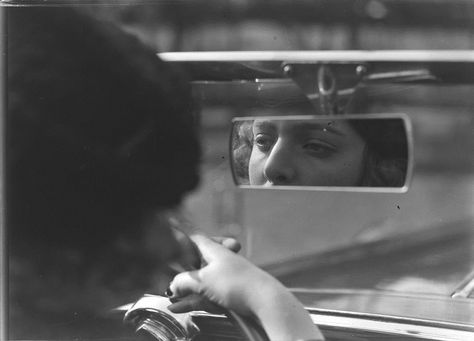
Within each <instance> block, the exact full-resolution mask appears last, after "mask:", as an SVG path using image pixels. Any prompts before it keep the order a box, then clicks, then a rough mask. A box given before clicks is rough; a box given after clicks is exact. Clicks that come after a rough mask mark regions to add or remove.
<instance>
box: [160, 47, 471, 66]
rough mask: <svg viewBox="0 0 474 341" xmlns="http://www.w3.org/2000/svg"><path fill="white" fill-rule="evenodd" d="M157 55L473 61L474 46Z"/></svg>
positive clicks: (168, 56)
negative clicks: (452, 48)
mask: <svg viewBox="0 0 474 341" xmlns="http://www.w3.org/2000/svg"><path fill="white" fill-rule="evenodd" d="M158 56H159V57H160V58H161V59H163V60H164V61H167V62H251V61H297V62H304V61H320V62H331V61H344V62H467V63H472V62H474V50H435V51H433V50H409V51H408V50H384V51H357V50H346V51H229V52H228V51H204V52H164V53H158Z"/></svg>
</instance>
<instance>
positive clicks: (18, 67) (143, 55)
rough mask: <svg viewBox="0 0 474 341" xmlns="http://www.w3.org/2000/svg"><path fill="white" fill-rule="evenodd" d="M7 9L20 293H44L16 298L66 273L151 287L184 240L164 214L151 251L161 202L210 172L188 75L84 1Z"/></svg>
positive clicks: (16, 285)
mask: <svg viewBox="0 0 474 341" xmlns="http://www.w3.org/2000/svg"><path fill="white" fill-rule="evenodd" d="M6 18H7V23H8V27H7V30H8V36H7V37H8V38H7V68H8V80H7V88H8V92H7V96H8V104H7V105H8V108H7V115H6V157H5V159H6V182H5V183H6V187H7V188H6V190H7V200H6V209H7V226H8V237H9V254H10V270H11V274H12V277H11V293H12V295H13V296H12V297H15V298H12V301H11V302H12V304H15V307H21V306H22V305H23V306H25V305H29V309H28V311H29V312H31V311H33V310H34V307H33V305H34V302H36V300H31V301H30V302H24V303H23V304H22V303H19V301H15V300H16V299H19V300H21V299H23V300H25V299H26V300H27V301H28V300H29V299H31V297H29V296H28V295H26V293H30V294H31V295H33V296H34V295H35V293H37V292H36V291H35V290H34V289H33V287H34V286H36V287H37V288H38V292H39V293H38V295H37V296H38V297H39V296H41V295H46V292H47V291H48V290H49V292H50V293H51V294H52V295H53V294H54V293H55V290H57V291H58V292H59V291H60V289H61V288H63V287H64V288H69V289H70V286H68V285H67V284H62V285H61V286H59V287H58V285H57V283H73V282H74V281H77V285H78V286H81V285H85V284H80V283H86V282H87V281H88V280H90V279H91V278H92V277H94V276H95V277H94V278H96V279H97V278H99V277H100V278H102V279H103V282H101V283H100V285H105V287H107V284H106V282H108V283H109V284H111V285H112V286H113V285H115V287H116V288H117V287H122V288H123V287H124V286H125V287H126V285H124V282H123V281H122V280H121V279H120V276H122V279H123V277H126V278H127V283H131V284H130V286H135V287H136V288H137V289H138V290H144V289H143V288H144V287H143V286H142V285H141V284H140V283H141V280H143V278H144V277H145V276H146V275H148V274H149V272H150V268H151V266H152V265H153V266H154V267H155V269H156V266H158V265H159V264H160V260H161V261H163V259H166V258H167V257H170V255H172V254H173V252H175V251H174V249H173V246H174V245H175V244H173V239H172V238H171V236H170V232H169V231H168V230H167V229H166V228H163V226H162V225H163V224H161V225H160V224H159V222H158V223H156V224H154V229H156V230H157V231H158V232H157V235H158V238H156V239H155V240H154V243H153V245H152V247H151V249H153V251H154V252H155V254H153V255H150V254H148V253H147V252H145V248H144V245H145V244H144V243H143V239H146V232H147V231H146V228H147V227H146V226H149V225H150V224H149V222H150V220H153V219H155V218H154V213H153V212H155V210H156V209H164V208H171V207H175V206H176V205H178V204H179V203H180V202H181V199H182V198H183V195H184V194H185V193H187V192H188V191H190V190H192V189H194V188H195V187H196V185H197V183H198V161H199V158H200V152H199V143H198V136H197V132H196V125H195V122H194V120H195V118H194V116H193V103H192V99H191V89H190V85H189V83H188V82H187V79H186V78H185V76H184V75H183V74H181V73H180V72H179V71H178V70H175V69H173V68H171V67H170V66H169V65H167V64H166V63H164V62H162V61H161V60H159V59H158V57H157V56H156V53H155V52H154V51H152V50H150V49H148V48H146V47H144V46H143V45H142V44H141V43H140V42H139V41H138V40H137V39H136V38H134V37H132V36H129V35H126V34H124V33H123V32H122V31H121V30H120V29H119V28H117V27H115V26H114V25H111V24H110V23H104V22H101V21H99V20H97V19H95V18H93V17H91V16H90V15H89V14H85V12H80V11H79V10H78V9H76V8H71V7H19V8H8V9H6ZM158 220H159V219H158ZM22 262H27V264H29V265H27V266H26V265H25V267H23V268H32V269H34V272H33V273H29V275H28V276H30V277H28V276H27V278H26V279H25V278H22V279H18V278H17V277H15V276H14V275H13V274H14V273H15V272H16V271H17V270H18V269H20V268H18V267H16V265H17V264H21V263H22ZM147 266H150V267H147ZM147 269H148V270H147ZM147 271H148V272H147ZM33 278H34V279H35V280H33ZM65 281H66V282H65ZM53 283H56V284H53ZM142 284H143V283H142ZM109 289H110V286H109ZM67 291H69V292H70V291H71V290H67ZM15 292H18V295H16V296H15ZM56 293H57V292H56ZM74 295H75V293H72V292H70V293H69V296H68V297H70V298H71V299H74ZM26 296H28V297H29V298H25V297H26ZM45 297H46V296H45ZM77 297H78V298H77V301H80V300H81V299H82V298H81V296H80V295H78V296H77ZM61 299H63V300H67V298H65V297H63V298H61ZM91 299H92V300H93V298H91ZM124 299H127V298H126V296H124ZM76 303H82V302H76ZM12 307H13V305H12ZM76 308H77V307H76ZM15 311H16V310H15V309H13V308H12V309H11V312H12V313H14V312H15ZM77 311H79V310H77ZM38 316H42V317H45V316H47V314H45V313H44V314H43V313H42V314H38ZM65 318H66V317H65ZM12 321H16V320H15V319H13V320H12ZM30 322H31V321H30ZM27 324H28V323H25V322H24V321H23V322H22V321H20V322H19V325H22V326H25V325H27ZM17 331H18V330H17ZM12 335H18V336H19V337H30V336H31V335H30V336H28V334H12ZM37 335H38V334H36V335H35V337H36V336H37ZM44 335H46V336H45V337H48V336H47V335H52V334H44ZM66 337H69V338H70V337H72V335H67V336H66Z"/></svg>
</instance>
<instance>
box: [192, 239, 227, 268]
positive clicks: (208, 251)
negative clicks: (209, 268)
mask: <svg viewBox="0 0 474 341" xmlns="http://www.w3.org/2000/svg"><path fill="white" fill-rule="evenodd" d="M191 239H192V240H193V242H194V243H195V244H196V245H197V247H198V249H199V251H200V252H201V256H202V258H203V259H204V260H205V261H206V262H208V263H209V262H211V261H212V260H214V259H219V258H221V257H222V256H223V255H225V254H226V253H228V252H230V251H229V250H227V248H225V247H224V246H222V245H220V244H218V243H216V242H214V241H212V240H211V239H209V238H207V237H205V236H203V235H200V234H194V235H192V236H191Z"/></svg>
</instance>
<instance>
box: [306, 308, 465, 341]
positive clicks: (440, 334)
mask: <svg viewBox="0 0 474 341" xmlns="http://www.w3.org/2000/svg"><path fill="white" fill-rule="evenodd" d="M311 319H312V320H313V322H314V323H315V324H317V325H318V326H321V327H324V326H326V327H332V328H345V329H350V330H357V331H370V332H378V333H384V334H394V335H397V336H398V335H399V336H409V337H417V338H427V339H432V340H439V341H472V338H473V335H474V329H473V330H471V331H468V330H454V329H448V328H442V327H437V326H436V327H435V326H424V325H416V324H412V323H405V322H387V321H380V320H368V319H364V318H358V317H345V316H330V315H321V314H314V313H311Z"/></svg>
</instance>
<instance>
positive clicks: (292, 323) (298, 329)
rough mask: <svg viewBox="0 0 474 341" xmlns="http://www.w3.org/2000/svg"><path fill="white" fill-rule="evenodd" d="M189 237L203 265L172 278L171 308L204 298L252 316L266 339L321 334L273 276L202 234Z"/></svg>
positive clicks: (187, 307)
mask: <svg viewBox="0 0 474 341" xmlns="http://www.w3.org/2000/svg"><path fill="white" fill-rule="evenodd" d="M191 238H192V240H193V241H194V242H195V243H196V245H197V247H198V248H199V251H200V252H201V254H202V258H203V260H204V261H205V263H206V265H205V266H204V267H203V268H201V269H199V270H195V271H190V272H183V273H180V274H178V275H177V276H176V277H175V278H174V279H173V281H172V282H171V284H170V288H169V290H170V291H171V292H170V294H171V300H172V301H174V302H175V303H173V304H172V305H170V306H169V307H168V309H169V310H170V311H172V312H174V313H182V312H187V311H191V310H195V309H196V307H198V308H199V309H202V301H200V298H201V297H204V298H206V299H207V300H208V301H209V302H212V303H213V304H217V305H218V306H221V307H224V308H226V309H230V310H233V311H235V312H236V313H238V314H240V315H243V316H249V317H252V318H255V319H257V320H258V321H259V322H260V323H261V324H262V326H263V327H264V328H265V330H266V332H267V334H268V336H269V337H270V339H271V340H297V339H323V337H322V335H321V334H320V332H319V330H318V329H317V327H316V326H315V325H314V324H313V322H312V320H311V318H310V316H309V314H308V313H307V312H306V311H305V310H304V308H303V306H302V305H301V303H299V301H298V300H297V299H296V298H295V297H294V296H293V295H292V294H291V293H290V292H289V291H288V290H287V289H286V288H285V287H284V286H283V285H282V284H281V283H280V282H279V281H277V280H276V279H275V278H274V277H272V276H271V275H269V274H268V273H266V272H265V271H263V270H261V269H260V268H258V267H256V266H255V265H253V264H252V263H250V262H249V261H248V260H246V259H245V258H243V257H241V256H239V255H236V254H235V253H234V252H232V251H230V250H229V249H227V248H226V247H224V246H222V245H220V244H218V243H216V242H214V241H212V240H210V239H208V238H206V237H204V236H200V235H195V236H193V237H191ZM196 295H197V296H196ZM211 310H212V306H211Z"/></svg>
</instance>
